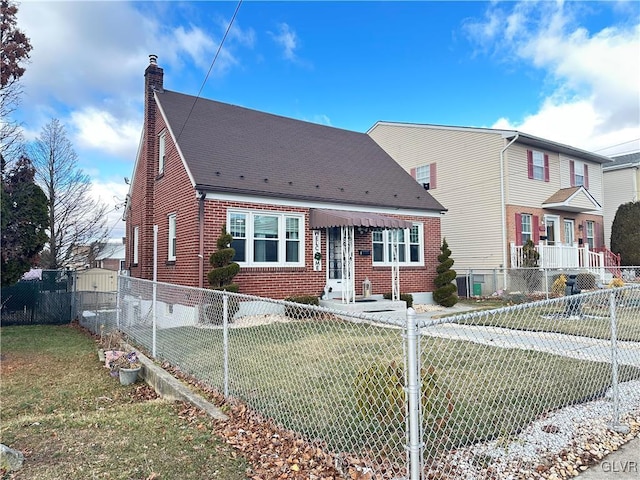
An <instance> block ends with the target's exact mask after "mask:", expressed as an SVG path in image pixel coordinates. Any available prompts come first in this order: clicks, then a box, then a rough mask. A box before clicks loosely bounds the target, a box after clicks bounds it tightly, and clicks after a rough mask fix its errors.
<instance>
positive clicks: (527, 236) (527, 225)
mask: <svg viewBox="0 0 640 480" xmlns="http://www.w3.org/2000/svg"><path fill="white" fill-rule="evenodd" d="M521 232H522V245H524V244H525V243H527V241H529V240H531V241H533V235H532V231H531V215H529V214H528V213H523V214H522V224H521Z"/></svg>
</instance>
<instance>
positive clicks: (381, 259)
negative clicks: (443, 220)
mask: <svg viewBox="0 0 640 480" xmlns="http://www.w3.org/2000/svg"><path fill="white" fill-rule="evenodd" d="M394 241H395V243H397V246H398V247H397V248H398V249H397V261H398V263H399V264H400V265H422V263H423V258H422V252H423V250H424V248H423V247H424V235H423V228H422V224H419V223H416V224H414V225H413V226H412V227H411V228H405V229H398V230H374V231H373V233H372V250H373V263H374V265H391V264H392V263H393V253H394V248H393V246H394Z"/></svg>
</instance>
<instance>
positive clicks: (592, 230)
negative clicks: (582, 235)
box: [587, 220, 596, 250]
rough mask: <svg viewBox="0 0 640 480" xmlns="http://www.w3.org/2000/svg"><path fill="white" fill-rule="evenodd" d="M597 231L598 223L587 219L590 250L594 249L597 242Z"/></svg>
mask: <svg viewBox="0 0 640 480" xmlns="http://www.w3.org/2000/svg"><path fill="white" fill-rule="evenodd" d="M595 231H596V225H595V222H593V221H591V220H587V245H589V250H593V249H594V248H595V245H596V242H595V238H596V235H595Z"/></svg>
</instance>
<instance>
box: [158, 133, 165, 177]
mask: <svg viewBox="0 0 640 480" xmlns="http://www.w3.org/2000/svg"><path fill="white" fill-rule="evenodd" d="M165 147H166V135H165V132H162V133H161V134H160V136H159V137H158V175H162V174H163V173H164V160H165V151H166V148H165Z"/></svg>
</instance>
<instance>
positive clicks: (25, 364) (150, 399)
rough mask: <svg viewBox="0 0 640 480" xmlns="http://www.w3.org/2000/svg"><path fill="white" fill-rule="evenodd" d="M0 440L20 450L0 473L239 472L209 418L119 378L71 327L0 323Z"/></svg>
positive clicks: (136, 475) (33, 479)
mask: <svg viewBox="0 0 640 480" xmlns="http://www.w3.org/2000/svg"><path fill="white" fill-rule="evenodd" d="M0 333H1V335H2V356H1V362H0V364H1V375H2V390H1V401H2V411H1V412H0V420H1V423H2V427H1V430H0V432H1V437H2V443H3V444H5V445H8V446H10V447H12V448H14V449H17V450H20V451H22V452H23V453H24V456H25V461H24V465H23V467H22V469H21V470H19V471H17V472H15V473H7V472H0V478H2V479H3V480H4V479H29V480H58V479H61V478H64V479H68V480H75V479H77V480H85V479H88V478H105V479H110V480H117V479H123V480H125V479H126V480H144V479H149V480H151V479H159V480H161V479H171V478H180V479H194V480H196V479H198V480H200V479H202V478H224V479H243V478H246V474H245V471H246V469H247V464H246V462H245V461H244V460H243V459H242V457H241V456H240V455H238V454H237V452H235V451H234V450H232V449H231V448H230V447H229V446H227V445H226V444H225V443H223V442H222V441H221V440H220V439H218V438H217V437H216V436H215V435H214V434H213V433H212V429H213V424H212V420H211V419H210V418H209V417H207V416H206V415H203V414H200V413H199V412H197V411H194V409H192V408H190V407H189V406H186V405H184V404H171V403H167V402H165V401H162V400H159V399H157V398H156V395H155V393H154V392H153V391H152V390H151V389H149V387H147V386H146V385H144V384H140V383H138V384H135V385H131V386H122V385H120V383H119V382H118V379H117V378H112V377H110V376H109V373H108V370H107V369H105V368H104V367H103V366H102V364H100V363H99V362H98V359H97V354H96V346H95V342H94V340H93V339H92V338H91V337H89V336H88V335H87V334H86V333H84V332H82V331H80V330H78V329H76V328H73V327H71V326H27V327H3V328H2V329H1V331H0Z"/></svg>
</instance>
